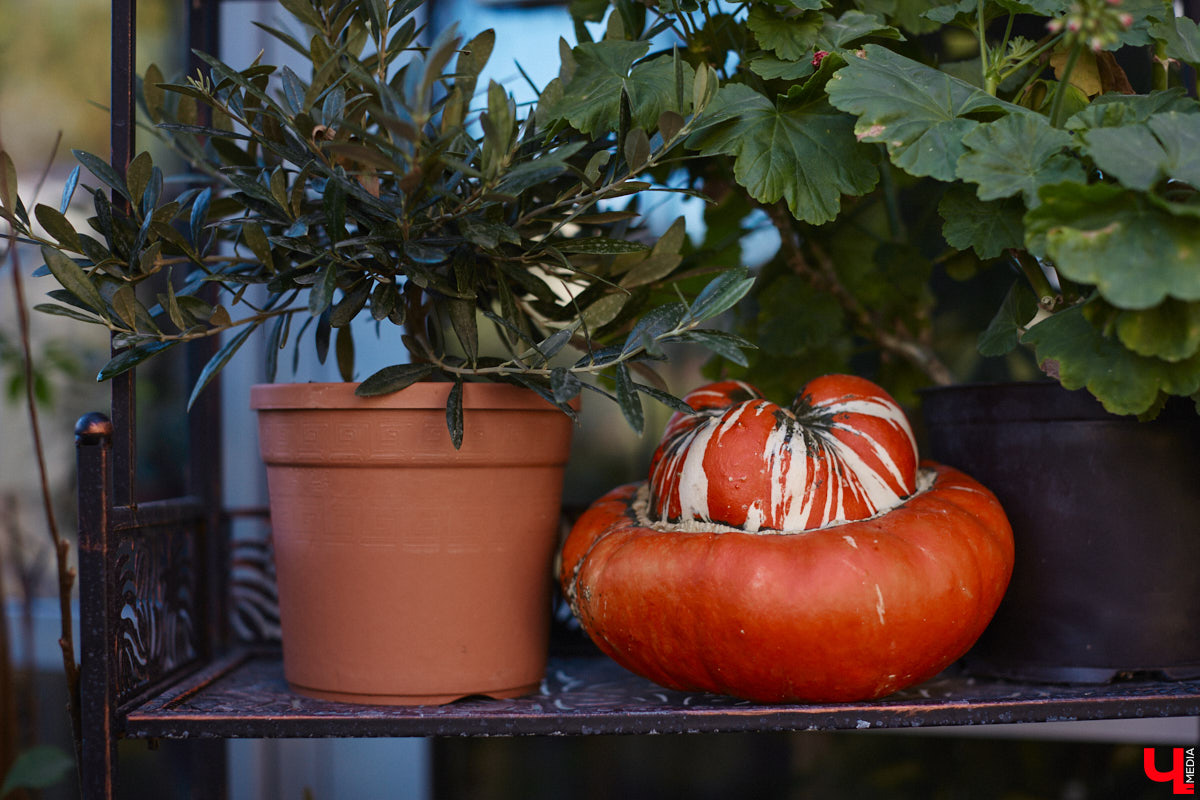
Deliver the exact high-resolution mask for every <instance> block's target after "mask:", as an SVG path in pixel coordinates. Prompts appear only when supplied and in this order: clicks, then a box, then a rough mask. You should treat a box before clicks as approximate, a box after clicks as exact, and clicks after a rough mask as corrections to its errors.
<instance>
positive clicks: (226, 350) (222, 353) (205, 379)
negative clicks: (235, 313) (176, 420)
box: [187, 323, 258, 411]
mask: <svg viewBox="0 0 1200 800" xmlns="http://www.w3.org/2000/svg"><path fill="white" fill-rule="evenodd" d="M257 329H258V323H249V324H247V325H245V326H244V327H243V328H242V329H241V330H239V331H238V332H237V333H235V334H234V335H233V336H231V337H229V339H228V340H227V341H226V342H225V344H223V345H221V349H220V350H218V351H217V352H216V354H215V355H213V357H212V358H211V359H209V361H208V363H207V364H205V365H204V369H202V370H200V376H199V377H198V378H197V379H196V385H195V387H194V388H193V389H192V394H191V397H189V398H188V403H187V407H188V411H191V410H192V405H193V404H194V403H195V402H196V398H197V397H198V396H199V395H200V392H202V391H204V387H205V386H208V384H209V383H211V382H212V379H213V378H215V377H217V374H218V373H219V372H220V371H221V370H222V369H224V367H225V365H226V364H228V363H229V359H231V358H233V354H234V353H236V352H237V351H238V348H240V347H241V346H242V345H243V344H245V342H246V339H248V338H250V334H252V333H254V331H255V330H257Z"/></svg>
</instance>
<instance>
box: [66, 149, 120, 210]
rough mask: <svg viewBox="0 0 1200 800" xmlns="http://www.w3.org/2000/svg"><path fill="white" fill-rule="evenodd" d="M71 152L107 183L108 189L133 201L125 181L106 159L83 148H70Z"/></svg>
mask: <svg viewBox="0 0 1200 800" xmlns="http://www.w3.org/2000/svg"><path fill="white" fill-rule="evenodd" d="M71 152H72V153H74V154H75V158H76V159H78V160H79V163H80V164H83V166H85V167H87V169H88V171H89V172H91V173H92V174H93V175H95V176H96V177H97V178H99V179H100V180H102V181H103V182H104V183H105V184H107V185H108V187H109V188H110V189H112V190H113V191H115V192H116V193H117V194H119V195H121V196H122V197H124V198H125V199H126V200H129V201H130V202H133V198H132V197H130V195H129V189H128V188H127V187H126V186H125V181H123V180H121V176H120V175H119V174H118V173H117V171H116V170H115V169H113V168H112V166H110V165H109V163H108V162H107V161H105V160H104V159H102V158H100V157H99V156H95V155H92V154H91V153H88V152H86V151H84V150H72V151H71Z"/></svg>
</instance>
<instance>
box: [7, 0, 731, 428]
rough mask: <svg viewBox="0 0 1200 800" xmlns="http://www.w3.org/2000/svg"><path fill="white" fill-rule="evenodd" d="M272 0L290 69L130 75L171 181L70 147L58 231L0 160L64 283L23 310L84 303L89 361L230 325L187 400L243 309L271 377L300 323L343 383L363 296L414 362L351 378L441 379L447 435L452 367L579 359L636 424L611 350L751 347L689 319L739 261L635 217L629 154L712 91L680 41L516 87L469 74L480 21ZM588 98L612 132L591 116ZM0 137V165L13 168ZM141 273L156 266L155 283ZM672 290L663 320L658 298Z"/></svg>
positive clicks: (573, 372) (632, 353)
mask: <svg viewBox="0 0 1200 800" xmlns="http://www.w3.org/2000/svg"><path fill="white" fill-rule="evenodd" d="M283 6H284V8H285V10H286V11H287V12H288V13H290V14H291V15H292V16H293V17H294V18H295V19H296V20H297V21H298V22H299V23H303V26H304V27H305V30H306V32H305V34H304V35H303V36H295V35H293V34H291V33H288V32H285V31H284V30H277V29H273V28H267V27H264V29H265V30H266V31H267V32H268V33H269V34H271V35H272V36H274V37H276V38H277V39H279V40H280V41H282V42H284V43H285V44H286V45H287V46H288V47H290V48H291V49H293V50H295V51H296V52H297V53H298V54H299V55H300V56H302V57H303V58H304V60H305V61H307V62H308V66H309V67H310V69H305V70H302V71H297V70H293V69H291V68H289V67H283V68H279V67H276V66H272V65H268V64H263V63H260V62H258V61H257V60H256V61H255V62H253V63H251V64H250V65H249V66H246V67H244V68H238V67H234V66H231V65H229V64H226V63H224V62H222V61H220V60H218V59H216V58H214V57H212V56H208V55H204V54H201V55H200V57H201V58H202V59H203V61H204V62H205V63H206V64H207V68H206V69H204V70H201V71H200V72H198V73H197V74H195V75H193V76H190V77H188V78H187V79H186V80H183V81H176V82H168V81H167V80H165V79H164V77H163V75H162V73H161V71H160V70H158V69H157V68H156V67H150V68H149V70H148V71H147V74H146V76H145V79H144V82H143V89H144V91H143V96H142V97H141V101H142V107H143V110H144V111H145V113H146V115H147V116H148V117H149V118H150V119H151V120H152V121H154V122H155V123H156V124H157V130H158V132H159V133H161V135H162V137H163V138H164V139H165V140H166V141H167V143H168V144H170V145H171V146H172V147H174V148H175V149H176V150H178V151H179V152H180V153H181V154H182V155H184V156H185V157H186V158H187V160H188V161H189V163H190V165H191V167H192V168H193V169H194V170H195V171H196V172H199V173H202V175H203V176H204V177H205V178H206V180H205V182H203V184H202V185H201V186H199V187H197V188H193V189H189V190H187V191H184V192H183V193H181V194H179V195H178V196H171V197H169V198H168V195H167V194H166V193H164V191H163V186H164V182H165V180H166V176H164V174H163V172H162V170H161V168H160V167H159V166H157V165H155V164H154V163H153V161H152V159H151V157H150V155H149V154H147V153H142V154H140V155H138V156H137V157H136V158H135V159H133V160H132V161H131V163H130V164H129V165H128V167H127V168H126V169H125V171H124V173H123V174H122V173H121V172H120V171H118V170H117V169H114V168H113V167H112V166H110V165H109V164H108V163H107V162H105V161H104V160H103V159H101V158H99V157H97V156H94V155H91V154H88V153H83V152H79V153H76V155H77V157H78V159H79V161H80V163H81V165H82V166H83V167H84V168H85V170H86V172H85V175H86V174H87V173H90V175H91V179H86V178H85V180H84V183H83V185H82V186H80V182H79V172H78V171H77V172H76V173H75V174H74V175H73V176H72V178H71V180H70V181H69V182H68V192H67V195H68V196H69V195H70V194H71V193H74V192H76V191H77V188H76V187H77V186H80V190H81V191H85V192H87V193H88V194H89V195H90V196H91V198H92V204H93V206H94V209H95V214H94V216H93V217H92V218H91V219H90V220H89V221H88V228H89V229H85V230H76V229H75V228H74V227H73V226H72V224H71V223H70V222H69V221H68V219H67V218H66V217H65V216H64V215H63V213H62V208H58V209H56V208H52V207H49V206H46V205H38V206H37V207H35V208H34V209H33V217H34V219H35V220H36V225H35V224H34V223H33V221H31V220H30V219H29V214H28V212H27V211H26V209H25V208H24V206H23V205H22V204H21V203H20V200H19V198H18V196H17V194H16V186H15V177H14V178H12V179H11V180H4V181H0V187H3V192H2V193H0V212H2V213H3V214H4V216H5V218H6V219H8V220H10V222H11V223H12V225H13V228H14V231H15V234H16V236H17V237H19V238H23V239H26V240H28V241H33V242H37V243H39V244H41V246H42V253H43V256H44V258H45V264H46V271H48V272H49V273H50V274H51V275H53V277H54V278H55V279H56V280H57V282H58V283H59V285H60V286H61V287H62V288H61V289H60V290H58V291H56V292H52V293H51V294H52V297H53V298H54V300H55V302H54V303H47V304H45V305H44V306H42V307H41V310H43V311H46V312H48V313H53V314H59V315H63V316H69V317H71V318H74V319H77V320H81V321H85V322H89V323H92V324H98V325H103V326H105V327H106V328H108V329H109V330H110V331H111V333H112V336H113V342H114V344H115V345H117V346H118V347H120V348H122V349H121V351H120V352H119V353H118V354H117V355H116V356H115V357H114V358H113V360H112V361H110V362H109V363H108V364H107V365H106V366H105V367H104V368H103V369H102V370H101V377H102V378H108V377H112V376H113V375H117V374H120V373H122V372H124V371H126V370H128V369H130V368H132V367H134V366H136V365H137V364H139V363H141V362H142V361H143V360H145V359H146V358H150V357H152V356H154V355H156V354H157V353H159V352H162V351H163V350H166V349H169V348H171V347H173V346H175V345H176V344H179V343H181V342H186V341H190V340H193V339H198V338H204V337H208V336H214V335H221V334H227V335H226V336H225V339H224V344H223V345H222V347H221V348H220V349H219V351H218V352H217V353H216V355H215V356H213V358H212V360H211V361H210V363H209V364H208V365H207V367H205V369H204V370H203V371H202V373H201V376H200V379H199V381H198V382H197V385H196V386H195V388H194V390H193V393H192V399H193V400H194V399H195V397H196V395H197V393H199V392H200V391H201V390H202V389H203V388H204V386H205V385H206V384H207V383H208V382H209V381H210V380H211V379H212V378H213V377H214V376H215V375H216V374H217V373H218V372H219V371H220V370H221V368H223V367H224V366H225V364H226V363H227V362H228V361H229V360H230V359H231V358H232V357H233V356H234V355H235V354H236V352H237V351H238V350H239V348H240V347H241V346H242V345H243V344H244V343H245V342H246V341H247V340H248V339H249V337H250V335H251V334H252V333H253V332H254V331H256V330H258V329H259V328H262V329H264V331H266V332H267V335H268V337H269V346H268V348H267V349H268V351H269V355H268V371H269V372H271V373H272V374H273V373H274V371H275V368H276V362H277V353H278V351H279V350H280V348H283V347H285V346H288V345H292V346H299V345H300V344H301V340H302V339H304V338H305V334H306V333H307V334H309V335H310V336H311V339H309V340H308V343H311V344H313V345H315V347H316V351H317V355H318V358H319V359H320V360H322V361H324V360H325V359H326V358H327V356H328V354H329V353H330V351H331V350H332V352H333V354H334V357H335V359H336V363H337V366H338V369H339V372H340V373H341V375H342V376H343V378H345V379H347V380H351V379H353V378H354V377H356V376H355V365H354V352H355V346H354V339H353V334H352V333H351V328H350V323H351V322H352V321H353V320H354V319H356V318H358V317H366V316H367V315H370V318H371V319H373V320H374V321H376V322H379V323H384V322H387V323H390V324H393V325H396V326H403V333H402V334H401V338H402V341H403V344H404V346H405V347H406V348H407V350H408V352H409V356H410V360H411V362H412V363H411V364H409V363H406V364H398V365H395V366H391V367H388V368H386V369H384V370H382V371H381V372H378V373H376V374H375V375H372V376H367V377H366V379H365V380H364V381H363V382H362V384H361V386H360V388H359V393H360V394H364V395H372V394H380V393H385V392H391V391H397V390H399V389H400V388H403V387H404V386H406V385H408V383H411V382H412V381H413V380H418V379H429V378H440V379H443V380H450V381H453V382H454V386H455V389H454V391H452V392H451V393H450V402H449V405H448V408H447V424H448V428H449V430H450V433H451V437H452V439H453V440H454V441H455V443H456V444H457V443H458V442H460V441H461V437H462V409H461V403H460V401H459V398H461V396H462V392H461V389H460V388H459V387H461V384H462V382H463V381H464V380H484V379H488V380H501V381H509V382H517V383H520V384H522V385H525V386H528V387H529V388H531V389H534V390H535V391H538V392H540V393H542V394H543V395H545V396H547V397H548V398H550V399H551V400H552V401H553V402H555V403H556V404H558V405H559V406H560V407H562V408H563V409H564V410H565V411H568V412H569V411H570V409H569V406H568V403H569V401H570V400H571V399H572V398H573V397H574V396H575V395H576V394H578V392H579V391H580V389H581V388H583V387H584V386H586V385H587V384H586V383H585V382H584V380H582V379H591V380H598V381H599V382H600V383H601V384H602V385H607V386H609V387H615V389H616V390H617V399H618V400H619V401H620V403H621V407H622V410H623V411H625V412H626V417H627V418H628V419H629V421H630V423H631V424H634V427H635V428H636V427H640V425H639V424H638V416H637V414H636V413H634V412H635V403H634V400H636V399H637V396H638V394H637V390H636V387H633V388H631V381H630V373H629V367H630V365H632V364H637V365H638V368H639V369H640V370H650V369H651V367H650V366H649V364H648V363H644V362H652V361H654V360H658V359H661V358H662V357H663V355H662V351H661V347H660V345H661V343H662V342H664V341H675V340H683V339H684V337H685V336H690V337H692V338H690V339H688V341H693V342H697V343H699V344H701V345H702V346H710V345H713V346H715V349H716V351H717V352H721V353H725V354H732V353H733V352H734V351H738V352H739V353H740V348H741V347H748V346H750V345H749V344H748V343H747V342H745V341H742V340H739V339H729V338H720V337H719V336H717V335H716V334H714V336H717V338H709V337H708V336H707V335H706V334H705V333H704V329H703V328H702V327H701V326H702V325H704V324H705V323H706V322H709V321H710V320H711V319H712V318H713V317H714V316H716V314H717V313H719V312H720V311H722V310H725V309H727V308H728V307H729V306H731V305H732V304H733V303H734V302H736V300H737V299H738V298H739V297H740V296H742V295H743V294H745V292H746V291H748V289H749V285H750V283H751V281H750V279H748V278H746V276H745V275H743V274H741V273H732V275H733V277H731V278H727V277H725V276H723V275H721V270H720V269H714V268H709V267H706V266H704V265H702V264H700V263H698V262H696V261H695V260H693V259H689V258H688V257H687V256H686V255H685V244H686V237H685V235H684V231H683V225H682V220H680V222H679V223H678V224H677V225H675V226H672V227H671V228H670V230H669V231H668V232H667V233H666V235H664V236H662V237H661V238H658V239H657V240H656V239H655V237H653V236H652V235H651V233H650V232H649V231H648V230H647V229H646V227H645V225H644V223H643V221H642V219H641V217H640V214H639V208H640V207H641V202H642V201H641V196H642V195H643V194H645V193H648V192H651V191H656V190H662V189H664V188H665V187H662V186H660V185H658V184H657V183H656V182H654V181H653V180H643V179H641V177H642V173H650V172H653V171H654V170H656V169H657V168H659V165H660V164H661V163H662V162H663V161H664V160H665V159H666V158H667V157H668V154H669V153H670V152H671V150H672V148H673V147H674V146H676V144H677V143H678V142H680V141H682V140H683V139H685V138H687V137H689V136H690V135H692V134H693V133H694V128H695V124H696V120H695V117H694V115H693V106H697V105H698V106H703V105H706V104H708V103H709V102H711V100H712V96H713V94H715V92H716V82H715V80H714V81H710V82H708V83H707V84H706V82H705V80H704V79H702V80H700V81H697V80H696V79H695V77H694V75H695V70H694V68H693V66H692V65H691V64H689V63H687V62H686V61H684V60H683V59H681V58H680V57H679V56H678V55H676V54H672V53H663V54H660V55H658V56H656V57H651V58H643V56H645V55H646V51H647V48H648V45H647V43H645V42H641V41H621V42H620V43H619V46H601V45H598V44H596V45H592V44H589V43H583V44H581V45H580V46H579V47H577V48H576V49H575V51H574V52H567V53H566V58H565V60H564V63H563V74H564V76H569V86H570V87H571V88H570V90H569V91H564V90H563V85H562V82H556V83H554V84H552V85H551V86H550V87H547V89H546V90H545V92H544V93H543V95H542V96H541V98H539V101H538V103H537V104H536V105H535V106H534V107H532V108H527V109H526V108H521V107H518V105H517V103H516V102H515V100H514V99H513V98H512V96H511V95H510V94H509V93H508V92H507V91H506V90H505V88H504V87H502V86H500V85H499V84H496V83H494V82H493V83H491V84H490V85H488V86H487V87H486V88H485V87H482V86H480V74H481V72H482V70H483V68H484V67H485V65H486V63H487V60H488V56H489V55H490V53H491V50H492V47H493V44H494V39H495V37H494V34H493V33H492V32H490V31H488V32H485V33H482V34H480V35H478V36H476V37H475V38H474V39H472V40H471V41H469V42H464V41H463V39H462V37H460V36H459V35H458V33H457V32H456V30H455V28H454V27H453V26H451V28H449V29H448V30H445V31H442V32H440V33H438V34H437V35H436V36H434V37H433V38H432V40H425V41H429V43H428V45H425V44H419V43H418V38H417V37H418V33H419V25H418V23H417V19H416V17H415V16H414V13H415V12H416V11H417V10H418V7H419V3H416V2H402V1H401V0H371V2H355V3H328V2H319V1H318V0H287V1H286V2H284V3H283ZM637 16H638V15H637V14H633V16H632V17H631V21H630V24H631V25H632V24H634V22H635V21H636V18H637ZM610 27H613V29H614V30H617V29H619V28H620V27H621V26H620V25H618V24H614V25H612V26H610ZM301 72H303V73H304V74H301ZM703 74H704V78H705V79H707V77H708V74H709V73H708V71H707V70H706V71H704V73H703ZM566 80H567V78H564V81H566ZM706 85H707V86H708V87H709V88H706ZM479 90H482V91H479ZM610 118H611V119H619V120H620V121H621V125H620V127H619V129H618V130H609V129H607V128H606V127H605V126H604V125H602V124H601V123H602V122H603V121H607V120H608V119H610ZM655 129H657V132H658V135H656V136H654V137H651V136H650V135H648V132H649V131H652V130H655ZM0 156H2V157H0V167H2V168H3V172H4V174H3V176H0V177H5V176H8V173H9V172H13V174H14V175H15V171H13V170H10V169H9V167H10V166H11V160H10V159H9V158H8V157H7V156H6V155H3V154H0ZM195 183H196V182H195V181H193V185H194V184H195ZM64 206H65V200H64ZM697 279H699V283H697ZM151 280H153V281H154V283H153V284H151V283H148V281H151ZM706 282H708V286H707V288H704V284H705V283H706ZM151 285H155V286H157V287H164V288H158V289H156V295H155V296H154V297H153V298H151V297H149V296H148V292H147V291H146V290H145V289H143V288H141V287H143V286H146V287H149V286H151ZM213 292H215V293H216V295H217V296H218V297H219V299H216V300H214V294H213ZM690 296H694V303H692V305H691V306H690V308H688V307H686V306H685V309H686V312H687V313H685V314H681V315H679V316H678V318H677V319H674V318H672V324H669V325H663V324H661V322H662V320H663V319H664V317H663V315H662V314H663V312H661V311H659V310H657V308H658V307H661V306H663V304H667V305H668V306H669V305H670V304H672V303H675V302H676V300H678V299H682V300H684V301H685V302H692V300H691V299H689V297H690ZM297 317H298V318H299V319H298V320H297V321H296V324H292V321H293V319H294V318H297ZM646 320H651V321H654V323H655V324H653V325H651V326H650V327H649V328H647V327H646V326H645V323H646ZM313 323H315V324H313ZM485 326H490V327H491V328H492V330H493V331H494V335H492V336H484V331H483V330H481V329H482V328H484V327H485ZM639 326H640V327H639ZM633 332H637V333H638V335H637V336H636V337H635V339H634V340H633V341H632V342H631V343H629V344H626V345H625V346H615V345H618V344H619V343H620V342H623V341H626V339H627V338H628V337H629V336H631V335H632V333H633ZM493 342H494V343H497V344H495V345H493V344H489V343H493ZM614 346H615V347H614ZM564 347H569V348H571V349H573V350H575V351H576V353H575V354H574V355H573V356H571V355H567V354H565V353H562V352H560V351H562V350H563V348H564ZM580 353H582V357H580ZM560 369H561V370H565V373H563V372H557V371H556V370H560ZM564 374H565V375H569V376H570V378H569V379H564V378H563V377H562V376H563V375H564ZM555 375H557V376H558V379H557V380H555V381H553V382H552V377H553V376H555ZM605 393H607V392H605ZM639 402H640V401H639Z"/></svg>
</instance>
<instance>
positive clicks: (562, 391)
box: [550, 367, 583, 403]
mask: <svg viewBox="0 0 1200 800" xmlns="http://www.w3.org/2000/svg"><path fill="white" fill-rule="evenodd" d="M582 388H583V383H582V381H580V380H579V378H577V377H575V374H574V373H572V372H571V371H570V370H568V369H567V368H566V367H555V368H554V369H552V370H550V391H551V392H553V393H554V401H555V402H556V403H569V402H570V401H571V400H573V399H574V398H575V396H576V395H578V394H579V391H580V390H581V389H582Z"/></svg>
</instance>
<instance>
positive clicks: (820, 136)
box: [689, 84, 879, 225]
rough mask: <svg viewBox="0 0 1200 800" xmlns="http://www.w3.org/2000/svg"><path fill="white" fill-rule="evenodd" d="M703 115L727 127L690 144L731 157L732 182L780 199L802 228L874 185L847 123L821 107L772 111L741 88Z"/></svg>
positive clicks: (866, 156)
mask: <svg viewBox="0 0 1200 800" xmlns="http://www.w3.org/2000/svg"><path fill="white" fill-rule="evenodd" d="M705 115H706V117H709V120H710V122H716V123H724V122H725V120H727V119H732V120H733V121H732V122H730V123H726V124H717V125H716V126H715V127H712V128H710V129H709V130H708V131H707V132H706V133H704V134H702V135H701V136H699V137H697V138H696V139H695V140H693V141H690V142H689V145H690V146H695V147H697V148H698V149H699V150H700V152H702V153H703V154H704V155H717V154H720V153H725V154H728V155H732V156H733V157H734V165H733V172H734V177H735V178H736V179H737V181H738V183H740V184H741V185H742V186H744V187H746V189H747V190H748V191H749V192H750V194H751V195H752V196H753V197H754V199H756V200H758V201H760V202H763V203H774V202H776V201H778V200H779V199H780V198H783V199H785V200H786V201H787V204H788V208H789V209H791V212H792V214H793V215H794V216H795V217H796V218H797V219H801V220H804V221H805V222H809V223H812V224H814V225H819V224H821V223H823V222H829V221H830V220H833V219H834V218H836V217H837V215H838V212H839V210H840V209H841V197H842V195H843V194H849V195H861V194H865V193H866V192H869V191H870V190H871V189H873V188H874V187H875V183H876V181H877V180H878V179H879V171H878V169H877V168H876V166H875V163H874V160H873V153H872V151H871V149H870V148H868V147H865V146H863V145H861V144H859V143H858V142H857V141H855V139H854V135H853V130H852V120H851V119H850V118H849V117H846V116H845V115H843V114H839V113H838V112H837V111H835V110H834V109H833V108H830V106H829V105H828V104H827V103H825V102H824V101H822V100H819V99H816V100H812V101H810V102H805V103H795V104H793V103H790V102H788V101H783V102H782V103H781V106H779V107H777V106H776V105H775V104H774V103H772V102H771V101H770V100H768V99H767V98H766V97H764V96H763V95H761V94H759V93H758V92H756V91H754V90H753V89H751V88H750V87H748V86H745V85H742V84H729V85H727V86H724V87H722V88H721V90H720V91H719V92H718V93H717V96H716V98H715V99H714V100H713V102H712V103H711V104H710V106H709V108H708V109H707V110H706V112H705ZM709 115H711V117H710V116H709Z"/></svg>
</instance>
